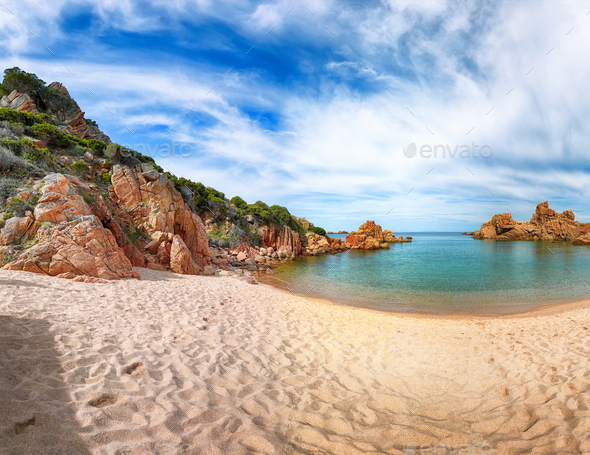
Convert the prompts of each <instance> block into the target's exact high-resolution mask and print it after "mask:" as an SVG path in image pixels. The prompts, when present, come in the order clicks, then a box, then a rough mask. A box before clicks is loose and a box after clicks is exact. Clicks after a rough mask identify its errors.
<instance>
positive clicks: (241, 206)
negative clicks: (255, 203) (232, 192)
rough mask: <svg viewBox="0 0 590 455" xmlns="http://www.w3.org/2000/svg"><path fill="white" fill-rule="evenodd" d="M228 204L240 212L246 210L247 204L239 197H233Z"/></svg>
mask: <svg viewBox="0 0 590 455" xmlns="http://www.w3.org/2000/svg"><path fill="white" fill-rule="evenodd" d="M230 202H231V203H232V204H233V205H235V206H236V207H237V208H239V209H241V210H246V209H247V208H248V203H247V202H246V201H244V200H243V199H242V198H241V197H240V196H234V197H232V198H231V199H230Z"/></svg>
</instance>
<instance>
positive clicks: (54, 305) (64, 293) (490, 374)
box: [0, 269, 590, 455]
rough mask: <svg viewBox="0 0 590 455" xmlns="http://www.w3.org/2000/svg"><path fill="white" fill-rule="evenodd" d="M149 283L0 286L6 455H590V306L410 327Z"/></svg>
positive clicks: (181, 281)
mask: <svg viewBox="0 0 590 455" xmlns="http://www.w3.org/2000/svg"><path fill="white" fill-rule="evenodd" d="M137 270H138V271H139V272H140V274H141V276H142V281H136V280H125V281H119V282H112V283H109V284H87V283H74V282H71V281H67V280H60V279H55V278H49V277H45V276H39V275H34V274H30V273H24V272H9V271H0V302H1V303H0V454H11V455H12V454H20V453H22V454H46V453H47V454H68V455H73V454H102V453H105V454H115V453H119V454H144V453H158V454H164V453H193V454H201V453H202V454H226V453H236V454H245V453H264V454H338V455H342V454H376V453H379V454H383V453H386V454H401V453H403V452H402V451H403V450H404V447H406V446H407V445H408V444H412V443H414V444H416V446H417V447H418V451H417V452H416V453H435V452H433V451H432V450H430V451H428V449H427V445H429V444H430V445H432V444H440V445H441V446H439V447H438V449H437V452H436V453H440V454H442V453H449V451H448V450H447V449H446V448H443V446H448V447H449V448H450V449H451V450H456V449H457V448H459V451H456V452H455V453H462V454H463V453H474V454H475V453H494V454H516V453H539V454H541V453H542V454H581V453H590V409H589V405H590V393H589V391H590V383H589V382H588V380H590V362H589V357H590V333H589V332H590V330H588V327H590V326H589V325H588V324H590V316H589V314H588V313H589V309H588V308H585V307H584V306H585V305H581V306H579V307H578V308H576V309H573V310H569V311H566V312H562V313H558V314H548V313H547V312H540V313H537V314H533V315H529V316H528V317H518V318H487V319H486V318H476V317H468V318H440V317H414V316H400V315H393V314H387V313H379V312H374V311H370V310H364V309H356V308H349V307H341V306H338V305H335V304H331V303H329V302H324V301H320V300H314V299H308V298H303V297H295V296H292V295H290V294H287V293H285V292H283V291H280V290H276V289H274V288H271V287H269V286H265V285H260V286H252V285H249V284H247V283H244V282H241V281H239V280H236V279H234V278H231V277H217V278H216V277H201V276H180V275H173V274H170V273H165V272H153V271H150V270H147V269H137ZM182 444H184V447H182V446H181V445H182ZM462 444H468V446H464V447H462V446H461V445H462ZM483 444H489V445H490V446H491V447H489V446H483V447H476V445H477V446H481V445H483ZM142 445H143V446H144V448H142ZM421 448H422V449H424V450H422V452H421ZM480 448H481V449H482V450H481V452H480V450H479V449H480ZM148 449H149V450H148ZM165 449H168V452H166V451H165ZM181 449H182V450H181ZM150 450H151V451H150ZM406 453H408V454H410V453H414V452H413V451H412V450H410V449H408V450H406Z"/></svg>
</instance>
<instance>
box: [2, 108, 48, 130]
mask: <svg viewBox="0 0 590 455" xmlns="http://www.w3.org/2000/svg"><path fill="white" fill-rule="evenodd" d="M0 120H7V121H9V122H13V123H21V124H23V125H26V126H33V125H37V124H42V123H46V122H45V121H44V120H43V119H41V116H40V115H35V114H31V113H30V112H25V111H15V110H14V109H9V108H7V107H2V108H0Z"/></svg>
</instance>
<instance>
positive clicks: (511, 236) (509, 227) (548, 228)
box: [471, 201, 590, 244]
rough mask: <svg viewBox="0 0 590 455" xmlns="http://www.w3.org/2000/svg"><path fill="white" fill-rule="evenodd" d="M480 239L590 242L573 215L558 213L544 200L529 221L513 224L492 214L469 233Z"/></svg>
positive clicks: (509, 216) (589, 228) (506, 215)
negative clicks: (479, 226)
mask: <svg viewBox="0 0 590 455" xmlns="http://www.w3.org/2000/svg"><path fill="white" fill-rule="evenodd" d="M471 235H472V236H473V238H475V239H481V240H546V241H555V242H571V243H577V244H586V243H590V238H589V235H590V225H588V224H582V223H579V222H577V221H575V215H574V212H572V211H571V210H566V211H564V212H563V213H558V212H556V211H555V210H553V209H550V208H549V204H548V202H547V201H545V202H542V203H540V204H538V205H537V208H536V210H535V213H534V214H533V216H532V217H531V220H530V221H527V222H524V221H515V220H514V219H513V218H512V214H510V213H501V214H498V215H494V216H493V217H492V219H491V220H490V221H488V222H486V223H483V224H482V225H481V228H480V229H479V230H477V231H475V232H473V233H472V234H471Z"/></svg>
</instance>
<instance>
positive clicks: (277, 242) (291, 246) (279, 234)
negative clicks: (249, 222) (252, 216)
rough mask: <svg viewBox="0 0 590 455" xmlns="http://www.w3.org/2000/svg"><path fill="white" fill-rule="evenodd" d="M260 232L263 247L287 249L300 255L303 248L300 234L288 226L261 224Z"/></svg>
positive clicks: (276, 249)
mask: <svg viewBox="0 0 590 455" xmlns="http://www.w3.org/2000/svg"><path fill="white" fill-rule="evenodd" d="M258 234H259V235H260V237H261V239H262V242H261V245H262V248H273V249H274V250H275V251H279V250H281V249H286V250H287V251H290V252H291V253H292V254H293V255H294V256H299V255H300V254H301V252H302V250H303V247H302V245H301V240H300V238H299V234H298V233H297V232H294V231H292V230H291V229H289V228H288V227H283V228H281V227H278V226H275V225H271V226H261V227H260V228H258ZM283 247H284V248H283Z"/></svg>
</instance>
